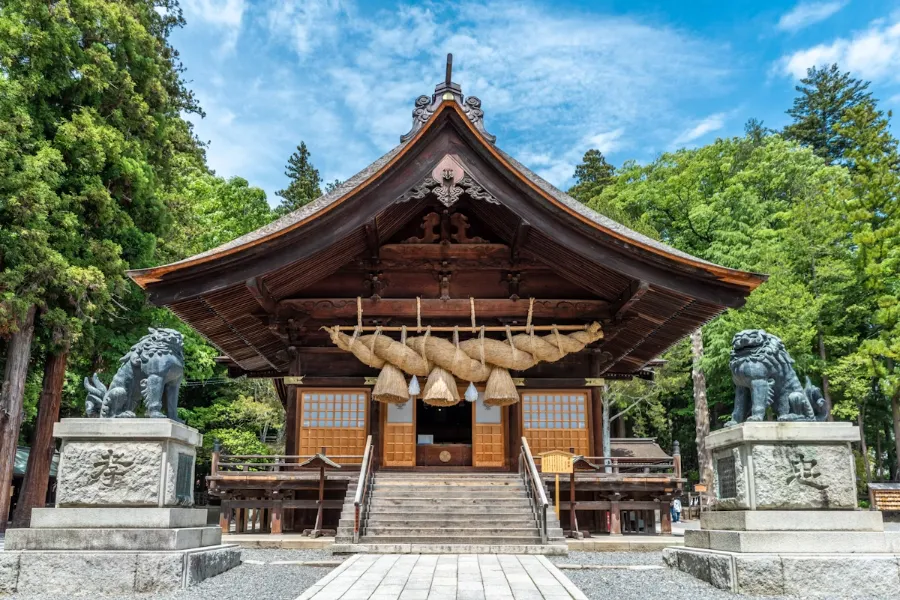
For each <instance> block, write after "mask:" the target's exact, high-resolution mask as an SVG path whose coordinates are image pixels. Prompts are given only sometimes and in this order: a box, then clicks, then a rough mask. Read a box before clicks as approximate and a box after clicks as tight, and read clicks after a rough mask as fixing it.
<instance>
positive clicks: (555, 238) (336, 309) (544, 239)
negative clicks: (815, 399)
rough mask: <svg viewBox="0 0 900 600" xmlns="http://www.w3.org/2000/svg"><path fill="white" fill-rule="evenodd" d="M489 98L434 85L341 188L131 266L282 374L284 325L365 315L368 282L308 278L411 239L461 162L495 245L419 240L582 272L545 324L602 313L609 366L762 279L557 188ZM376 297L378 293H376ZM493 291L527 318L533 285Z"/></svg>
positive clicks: (184, 309)
mask: <svg viewBox="0 0 900 600" xmlns="http://www.w3.org/2000/svg"><path fill="white" fill-rule="evenodd" d="M480 106H481V103H480V101H478V100H477V99H473V97H471V96H470V97H465V96H463V95H462V93H461V91H460V90H459V86H457V85H456V84H455V83H450V82H445V83H444V84H442V85H439V86H438V87H437V88H436V90H435V94H434V96H432V98H431V101H430V104H429V101H428V97H427V96H422V97H420V98H419V99H418V100H417V101H416V107H417V108H416V111H415V112H414V119H413V123H414V126H413V130H412V131H411V132H410V133H409V134H407V135H405V136H403V138H402V139H403V140H404V141H402V142H401V144H400V145H398V146H397V147H395V148H394V149H392V150H391V151H390V152H388V153H387V154H385V155H384V156H382V157H381V158H379V159H378V160H376V161H375V162H374V163H372V164H371V165H369V166H368V167H366V168H365V169H363V170H362V171H360V172H359V173H357V174H356V175H354V176H353V177H351V178H350V179H349V180H347V181H346V182H344V183H343V184H342V185H340V186H338V187H337V188H335V189H334V190H332V191H331V192H329V193H327V194H324V195H322V196H321V197H320V198H318V199H317V200H315V201H314V202H312V203H310V204H308V205H306V206H304V207H302V208H300V209H299V210H296V211H294V212H292V213H290V214H288V215H285V216H283V217H281V218H280V219H277V220H276V221H273V222H272V223H270V224H268V225H266V226H264V227H261V228H260V229H258V230H256V231H253V232H250V233H248V234H246V235H244V236H241V237H239V238H237V239H235V240H232V241H230V242H228V243H226V244H223V245H221V246H219V247H217V248H214V249H211V250H209V251H207V252H203V253H201V254H197V255H195V256H192V257H190V258H187V259H184V260H182V261H179V262H176V263H172V264H168V265H162V266H159V267H153V268H149V269H141V270H135V271H130V272H129V276H130V277H131V278H132V279H133V280H134V281H135V282H137V283H138V284H139V285H140V286H141V287H142V288H144V289H145V290H146V291H147V293H148V296H149V298H150V300H151V301H152V302H153V303H155V304H157V305H164V306H168V307H169V308H171V309H172V310H173V311H174V312H175V313H176V314H177V315H178V316H179V317H180V318H182V319H183V320H184V321H186V322H187V323H188V324H190V325H191V326H192V327H194V328H195V329H196V330H197V331H199V332H200V333H201V334H202V335H204V336H205V337H206V338H207V339H209V340H210V341H211V342H212V343H213V344H214V345H216V346H217V347H218V348H219V349H221V350H222V351H223V352H224V353H225V354H226V355H227V356H228V357H229V358H230V359H231V361H233V364H234V366H236V367H238V368H239V369H240V370H241V371H243V372H247V373H254V372H268V373H279V372H280V373H284V372H285V371H286V369H287V365H288V363H289V361H290V358H289V353H288V350H289V348H290V347H292V346H295V345H296V342H295V341H292V339H291V336H290V335H289V332H287V331H286V330H285V327H287V326H296V322H299V321H302V320H303V319H306V318H309V317H310V316H311V315H312V313H313V312H314V309H319V308H322V310H324V311H325V312H328V311H331V313H330V314H338V313H340V312H341V311H342V310H345V311H346V310H351V311H352V312H353V314H354V315H355V298H356V296H358V295H360V289H362V283H360V285H359V286H356V287H353V286H347V288H348V289H346V290H345V292H344V293H341V294H339V296H340V297H337V298H336V297H330V298H322V297H317V296H310V293H311V292H309V291H308V290H310V289H313V287H311V286H314V285H315V284H317V283H318V282H321V281H323V280H326V279H327V278H329V277H332V276H335V274H336V273H338V272H339V271H340V270H341V269H346V268H347V267H348V265H352V264H354V263H366V264H368V265H369V266H370V269H372V270H378V269H381V268H383V263H384V262H385V261H383V260H382V259H383V258H385V257H391V256H394V254H391V252H394V253H395V254H396V252H398V251H399V250H403V248H399V249H397V246H398V245H397V244H393V245H392V242H393V241H395V240H396V238H397V236H398V235H400V234H401V233H402V231H403V230H404V227H408V226H409V225H410V224H411V223H413V222H414V221H415V222H416V223H418V220H419V219H420V217H421V215H422V214H423V211H426V210H427V208H428V206H430V205H434V204H435V203H436V199H435V196H436V195H437V193H438V192H439V191H440V189H442V188H441V186H442V185H443V184H442V183H441V182H436V181H435V180H434V179H433V178H432V172H433V171H436V167H437V166H438V165H439V164H441V165H444V164H446V161H447V160H451V161H452V163H453V164H455V165H457V166H458V167H460V168H461V169H462V170H464V172H465V173H466V177H465V178H463V180H462V184H463V187H466V184H468V187H466V189H464V190H462V189H457V190H455V191H456V196H455V197H453V198H451V199H450V200H449V201H448V202H450V203H452V202H454V201H455V199H456V198H462V199H463V200H461V201H460V202H459V204H458V205H457V206H453V207H451V206H450V204H448V202H444V204H445V205H446V206H447V207H448V208H450V209H451V210H456V208H458V206H463V205H464V206H465V208H466V210H467V211H468V214H469V216H470V217H472V218H474V219H476V220H477V221H478V223H479V224H480V225H479V226H481V227H483V228H484V229H485V230H489V231H490V232H491V234H492V236H493V237H494V238H495V239H496V243H493V242H492V243H491V244H484V245H483V246H482V247H480V248H479V247H474V248H473V247H472V246H469V247H460V246H459V245H454V246H451V247H446V246H438V245H435V246H432V247H422V248H421V250H422V252H421V253H420V254H421V255H422V256H423V257H424V256H425V255H426V254H430V255H434V256H433V258H434V262H437V263H440V262H441V261H442V260H459V264H468V265H472V264H473V263H475V262H477V261H478V260H488V259H490V260H496V259H497V258H496V257H497V255H498V252H499V253H500V254H504V255H505V256H506V257H507V258H506V259H504V260H503V261H500V262H501V263H503V264H504V265H507V266H506V267H505V268H507V269H509V270H511V271H514V270H516V269H517V265H518V264H519V263H520V262H529V261H530V262H531V263H534V264H539V265H542V266H543V268H544V269H545V270H547V271H552V272H553V273H554V274H555V275H556V276H559V277H562V278H563V279H565V280H566V281H567V282H570V284H572V285H576V286H578V289H580V290H581V292H582V293H581V295H579V296H578V297H577V298H570V299H558V298H557V299H550V300H546V299H544V298H538V302H543V303H544V304H542V305H541V306H542V307H544V310H545V311H546V312H547V314H546V315H545V316H546V317H547V319H546V320H545V322H547V323H557V324H561V320H560V319H554V318H552V315H553V314H554V308H553V307H557V308H558V310H557V311H556V312H557V313H558V314H565V316H566V319H567V320H568V322H573V321H574V322H576V323H577V322H586V321H590V320H602V321H603V325H604V331H605V332H606V337H605V339H604V340H603V341H602V342H600V346H599V348H598V349H597V350H598V351H601V352H602V353H603V354H604V367H603V372H609V373H613V372H616V373H626V374H628V373H638V372H640V371H642V370H643V369H644V367H645V365H647V364H648V362H650V361H651V360H653V359H655V358H656V357H657V356H658V355H659V354H660V353H661V352H663V351H664V350H666V349H667V348H669V347H670V346H671V345H672V344H674V343H675V342H676V341H678V340H679V339H680V338H682V337H683V336H685V335H687V334H688V333H690V331H692V330H694V329H696V328H697V327H698V326H700V325H702V324H703V323H706V322H707V321H709V320H710V319H712V318H714V317H715V316H716V315H718V314H719V313H721V312H722V311H723V310H725V309H726V308H728V307H738V306H741V305H742V304H743V303H744V300H745V298H746V296H747V295H748V294H749V293H750V292H751V291H752V290H753V289H755V288H756V287H757V286H758V285H760V284H761V283H762V282H763V281H765V276H763V275H758V274H754V273H748V272H744V271H739V270H735V269H729V268H726V267H722V266H719V265H715V264H713V263H710V262H708V261H705V260H702V259H699V258H697V257H694V256H691V255H689V254H686V253H684V252H681V251H679V250H677V249H674V248H672V247H670V246H667V245H666V244H663V243H661V242H659V241H657V240H653V239H651V238H648V237H647V236H644V235H642V234H640V233H637V232H635V231H632V230H630V229H628V228H627V227H624V226H623V225H621V224H619V223H616V222H615V221H613V220H611V219H609V218H607V217H605V216H603V215H601V214H599V213H597V212H596V211H594V210H592V209H590V208H589V207H587V206H585V205H584V204H581V203H580V202H578V201H577V200H575V199H574V198H572V197H570V196H569V195H567V194H565V193H564V192H562V191H560V190H558V189H556V188H555V187H553V186H552V185H551V184H549V183H548V182H546V181H545V180H543V179H542V178H540V177H539V176H538V175H536V174H535V173H533V172H532V171H530V170H529V169H527V168H526V167H525V166H523V165H522V164H520V163H519V162H518V161H516V160H515V159H513V158H512V157H510V156H509V155H508V154H506V153H504V152H503V151H501V150H500V149H499V148H497V147H496V146H495V145H494V144H493V141H494V138H493V136H491V135H490V134H488V133H487V132H486V131H485V130H484V124H483V120H482V116H483V112H482V111H481V110H480ZM457 183H458V182H456V181H451V184H452V185H453V186H456V184H457ZM429 186H430V187H429ZM460 194H462V195H461V196H460ZM442 201H443V200H442ZM439 208H441V207H440V206H439ZM400 254H401V255H402V253H400ZM445 254H447V256H444V255H445ZM460 257H466V258H465V259H461V258H460ZM423 260H424V258H423ZM388 262H390V261H388ZM395 264H397V265H401V266H402V265H403V264H404V263H402V261H395ZM498 264H500V263H498ZM397 268H399V267H397ZM354 285H355V284H354ZM351 287H352V289H350V288H351ZM305 290H306V291H305ZM416 295H419V294H418V293H417V294H416ZM421 295H422V296H423V298H429V296H428V294H427V293H422V294H421ZM523 295H524V294H523ZM375 296H377V294H373V300H371V301H369V306H370V307H371V306H373V305H375V306H377V302H378V299H377V298H374V297H375ZM514 297H515V296H514V295H511V296H510V298H514ZM403 298H404V299H409V296H404V297H403ZM430 298H432V299H434V298H436V296H430ZM478 298H479V297H478V296H476V302H478V301H479V300H478ZM491 298H494V299H496V302H494V304H493V308H494V312H495V313H496V312H497V311H498V310H500V308H498V307H508V308H510V314H509V315H507V316H508V317H517V318H521V315H522V314H523V312H524V311H525V310H527V308H526V307H527V302H528V301H527V299H525V300H523V301H521V303H519V304H516V303H514V302H509V301H508V300H500V299H499V298H500V297H499V296H497V295H494V296H492V297H491ZM388 299H390V289H389V290H388V294H387V296H386V297H385V300H388ZM579 300H581V301H582V303H581V304H580V305H579V304H578V302H579ZM460 301H463V302H465V303H466V304H468V297H464V298H454V299H453V300H451V301H449V302H447V303H438V301H437V300H432V303H431V304H430V305H429V306H430V308H429V310H431V311H432V313H440V312H441V309H442V307H446V309H447V311H446V312H447V314H446V315H444V316H447V317H452V316H455V317H459V315H457V314H456V313H454V312H453V311H452V310H450V307H451V306H454V304H453V302H457V303H458V302H460ZM396 302H402V301H401V300H396ZM504 303H505V304H504ZM482 306H485V304H482ZM323 307H324V308H323ZM326 309H327V310H326ZM292 311H293V312H292ZM304 311H305V312H304ZM479 314H481V313H479ZM304 315H305V316H304ZM494 317H495V318H499V319H501V320H502V318H503V315H494ZM579 317H583V318H581V319H580V320H579ZM286 323H287V325H286ZM291 323H293V325H291ZM529 372H530V371H529ZM601 374H602V373H601Z"/></svg>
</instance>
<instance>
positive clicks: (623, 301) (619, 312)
mask: <svg viewBox="0 0 900 600" xmlns="http://www.w3.org/2000/svg"><path fill="white" fill-rule="evenodd" d="M649 289H650V284H649V283H647V282H646V281H634V282H632V284H631V285H630V286H629V288H628V290H626V292H625V293H624V294H622V296H621V297H620V298H619V299H618V301H617V302H616V303H615V304H613V306H612V308H611V309H610V312H611V313H612V318H613V320H614V321H618V320H620V319H621V318H622V317H624V316H625V315H626V314H627V313H628V311H629V310H631V309H632V308H634V305H635V304H637V303H638V302H640V300H641V298H643V297H644V294H646V293H647V291H648V290H649Z"/></svg>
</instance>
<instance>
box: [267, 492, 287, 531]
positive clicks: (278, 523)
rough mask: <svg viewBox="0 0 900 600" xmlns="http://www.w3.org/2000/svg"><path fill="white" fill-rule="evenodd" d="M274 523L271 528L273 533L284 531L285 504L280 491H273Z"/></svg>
mask: <svg viewBox="0 0 900 600" xmlns="http://www.w3.org/2000/svg"><path fill="white" fill-rule="evenodd" d="M272 501H273V504H272V521H271V523H272V525H271V527H270V528H269V529H270V530H271V532H272V534H273V535H279V534H281V533H282V531H283V525H282V519H283V518H284V506H283V505H282V503H281V498H280V497H279V496H278V492H272Z"/></svg>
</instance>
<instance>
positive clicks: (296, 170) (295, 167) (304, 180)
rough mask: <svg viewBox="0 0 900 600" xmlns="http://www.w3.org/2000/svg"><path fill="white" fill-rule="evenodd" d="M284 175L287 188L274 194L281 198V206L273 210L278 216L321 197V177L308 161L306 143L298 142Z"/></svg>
mask: <svg viewBox="0 0 900 600" xmlns="http://www.w3.org/2000/svg"><path fill="white" fill-rule="evenodd" d="M284 174H285V175H286V176H287V178H288V179H289V182H288V186H287V187H286V188H285V189H283V190H278V191H277V192H275V195H276V196H280V197H281V198H282V200H281V204H280V205H279V206H278V208H276V209H275V210H276V211H277V212H278V214H287V213H289V212H292V211H295V210H297V209H298V208H300V207H301V206H304V205H306V204H309V203H310V202H312V201H313V200H315V199H316V198H318V197H319V196H321V195H322V189H321V187H320V186H321V185H322V177H320V176H319V171H318V169H316V168H315V167H314V166H313V165H312V162H310V160H309V150H308V149H307V148H306V142H300V145H299V146H297V150H296V151H295V152H294V153H293V154H291V157H290V158H289V159H288V163H287V165H286V166H285V172H284Z"/></svg>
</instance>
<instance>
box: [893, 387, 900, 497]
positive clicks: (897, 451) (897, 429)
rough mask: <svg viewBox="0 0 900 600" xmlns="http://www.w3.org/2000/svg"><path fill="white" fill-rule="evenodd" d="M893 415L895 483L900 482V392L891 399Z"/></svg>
mask: <svg viewBox="0 0 900 600" xmlns="http://www.w3.org/2000/svg"><path fill="white" fill-rule="evenodd" d="M891 414H892V415H893V417H894V457H895V458H894V481H900V468H897V466H896V465H897V463H898V462H900V390H898V391H897V392H895V393H894V396H893V397H892V398H891Z"/></svg>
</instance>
